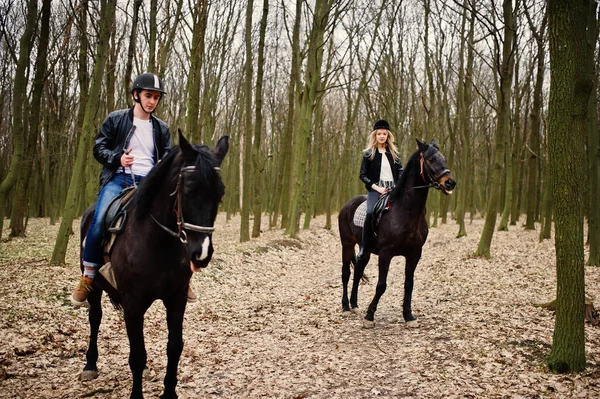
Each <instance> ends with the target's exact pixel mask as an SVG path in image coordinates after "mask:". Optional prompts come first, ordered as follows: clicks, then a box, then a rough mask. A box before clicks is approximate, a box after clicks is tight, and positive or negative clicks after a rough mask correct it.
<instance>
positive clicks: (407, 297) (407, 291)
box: [402, 254, 421, 327]
mask: <svg viewBox="0 0 600 399" xmlns="http://www.w3.org/2000/svg"><path fill="white" fill-rule="evenodd" d="M419 259H421V254H417V255H411V256H407V257H406V270H405V273H404V274H405V276H404V303H403V304H402V316H404V321H405V322H406V325H407V326H408V327H417V326H418V324H417V318H416V317H414V316H413V314H412V291H413V286H414V280H415V270H416V269H417V263H419Z"/></svg>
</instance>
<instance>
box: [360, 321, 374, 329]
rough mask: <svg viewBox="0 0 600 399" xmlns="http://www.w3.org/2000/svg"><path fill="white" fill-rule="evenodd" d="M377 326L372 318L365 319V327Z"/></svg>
mask: <svg viewBox="0 0 600 399" xmlns="http://www.w3.org/2000/svg"><path fill="white" fill-rule="evenodd" d="M373 327H375V322H374V321H370V320H363V328H373Z"/></svg>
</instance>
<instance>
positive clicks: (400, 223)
mask: <svg viewBox="0 0 600 399" xmlns="http://www.w3.org/2000/svg"><path fill="white" fill-rule="evenodd" d="M417 144H418V147H419V148H418V150H417V151H416V152H415V153H414V154H413V155H412V156H411V157H410V159H409V160H408V163H407V164H406V168H405V169H404V172H403V173H402V176H401V177H400V179H399V181H398V184H397V186H396V187H395V188H394V189H393V190H392V191H391V193H390V194H389V201H390V207H389V209H388V210H386V211H384V214H383V216H382V217H381V220H380V222H379V225H378V226H377V228H376V229H375V232H376V234H377V237H376V240H375V241H376V242H377V243H376V248H374V249H372V252H373V253H375V254H379V278H378V280H377V288H376V291H375V297H374V298H373V301H372V302H371V304H370V305H369V308H368V310H367V314H366V316H365V321H364V326H365V327H373V325H374V315H375V311H376V310H377V304H378V303H379V299H380V298H381V296H382V295H383V293H384V292H385V289H386V285H387V282H386V280H387V275H388V271H389V267H390V261H391V260H392V258H393V257H394V256H398V255H402V256H404V257H405V258H406V270H405V280H404V303H403V305H402V314H403V316H404V320H405V321H406V323H407V326H416V325H417V321H416V318H415V317H414V316H413V314H412V305H411V300H412V290H413V280H414V274H415V269H416V268H417V263H418V262H419V259H420V258H421V251H422V247H423V245H424V244H425V240H426V239H427V233H428V228H427V221H426V220H425V202H426V201H427V194H428V192H429V190H428V188H429V187H435V188H437V189H439V190H440V191H441V192H443V193H444V194H451V193H452V190H453V189H454V187H455V186H456V181H455V180H454V178H453V177H452V175H451V173H450V170H448V168H446V158H444V156H443V155H442V154H441V153H440V150H439V147H438V145H437V143H436V142H435V141H434V140H432V141H431V143H430V144H429V145H427V144H425V143H424V142H421V141H419V140H417ZM365 200H366V196H365V195H358V196H356V197H354V198H352V199H351V200H350V201H348V202H347V203H346V204H345V205H344V207H343V208H342V210H341V211H340V214H339V220H338V225H339V229H340V240H341V242H342V283H343V290H344V291H343V296H342V308H343V311H344V312H347V311H350V307H352V311H353V312H356V311H358V305H357V303H358V284H359V282H360V280H361V278H362V277H363V273H364V270H365V267H366V265H367V263H368V262H369V258H370V254H369V253H368V252H367V253H366V256H365V259H364V260H358V261H357V259H356V255H355V253H354V246H355V245H356V244H358V243H360V241H361V239H362V227H357V226H356V225H355V224H354V222H353V219H354V213H355V211H356V209H357V208H358V206H359V205H360V204H362V203H363V202H364V201H365ZM350 263H352V264H353V265H354V266H355V270H354V281H353V284H352V295H351V296H350V302H348V281H349V280H350V274H351V270H350Z"/></svg>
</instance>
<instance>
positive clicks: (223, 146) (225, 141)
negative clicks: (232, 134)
mask: <svg viewBox="0 0 600 399" xmlns="http://www.w3.org/2000/svg"><path fill="white" fill-rule="evenodd" d="M227 151H229V136H223V137H221V138H220V139H219V142H218V143H217V145H216V146H215V149H214V151H213V152H214V153H215V158H216V160H217V165H216V166H221V162H223V158H225V155H226V154H227Z"/></svg>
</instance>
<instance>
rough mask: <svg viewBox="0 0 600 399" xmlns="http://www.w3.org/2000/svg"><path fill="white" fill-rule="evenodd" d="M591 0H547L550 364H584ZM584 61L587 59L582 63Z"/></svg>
mask: <svg viewBox="0 0 600 399" xmlns="http://www.w3.org/2000/svg"><path fill="white" fill-rule="evenodd" d="M589 2H590V0H571V1H565V0H549V1H548V21H549V22H548V32H549V43H550V102H549V108H548V144H549V155H550V175H551V178H552V192H553V197H554V198H553V203H554V217H555V231H556V235H555V247H556V279H557V284H556V286H557V291H556V320H555V325H554V336H553V342H552V351H551V352H550V355H549V357H548V359H547V363H548V367H549V368H550V369H551V370H553V371H555V372H561V373H562V372H577V371H581V370H583V369H584V368H585V334H584V322H583V320H584V316H585V307H584V301H585V283H584V256H583V192H582V190H583V188H582V184H581V176H583V175H584V173H585V168H584V163H583V162H582V159H585V156H586V154H585V150H584V145H585V141H584V140H585V135H586V134H587V107H588V102H589V95H590V93H591V90H592V86H593V84H592V71H590V68H589V63H588V62H587V60H588V57H591V56H592V54H593V52H592V48H591V47H589V46H588V42H587V40H586V25H587V24H586V20H587V12H588V11H589V7H588V4H589ZM582 61H583V62H582Z"/></svg>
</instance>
